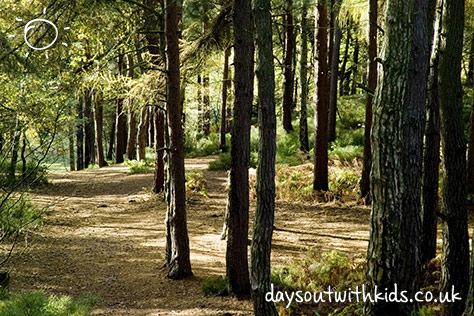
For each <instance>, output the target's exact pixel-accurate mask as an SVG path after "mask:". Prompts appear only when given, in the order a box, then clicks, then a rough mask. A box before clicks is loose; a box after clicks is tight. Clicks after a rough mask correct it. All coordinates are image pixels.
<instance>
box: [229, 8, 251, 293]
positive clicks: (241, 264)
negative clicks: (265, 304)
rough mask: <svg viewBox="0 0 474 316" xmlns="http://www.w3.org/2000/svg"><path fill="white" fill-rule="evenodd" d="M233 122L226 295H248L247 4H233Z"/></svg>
mask: <svg viewBox="0 0 474 316" xmlns="http://www.w3.org/2000/svg"><path fill="white" fill-rule="evenodd" d="M233 25H234V55H235V56H234V67H235V68H234V69H235V70H234V71H235V80H234V82H235V83H234V89H235V90H234V96H235V97H234V119H233V122H232V133H231V153H232V155H231V169H230V191H229V203H228V204H229V219H228V238H227V251H226V276H227V282H228V283H229V290H230V293H231V294H233V295H237V296H243V295H248V294H250V279H249V265H248V252H247V241H248V225H249V172H248V169H249V165H250V124H251V113H252V103H253V88H254V51H255V47H254V36H253V29H254V26H253V14H252V1H251V0H235V2H234V14H233Z"/></svg>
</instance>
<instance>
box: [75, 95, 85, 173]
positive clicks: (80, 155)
mask: <svg viewBox="0 0 474 316" xmlns="http://www.w3.org/2000/svg"><path fill="white" fill-rule="evenodd" d="M82 110H83V108H82V100H81V98H79V101H78V103H77V121H76V157H77V160H76V162H77V168H76V170H77V171H80V170H82V169H84V116H83V115H84V114H83V112H82Z"/></svg>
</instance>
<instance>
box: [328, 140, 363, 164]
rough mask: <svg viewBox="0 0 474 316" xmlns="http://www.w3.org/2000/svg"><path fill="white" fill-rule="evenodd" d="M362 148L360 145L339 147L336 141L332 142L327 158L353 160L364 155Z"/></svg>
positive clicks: (342, 160)
mask: <svg viewBox="0 0 474 316" xmlns="http://www.w3.org/2000/svg"><path fill="white" fill-rule="evenodd" d="M363 151H364V148H363V147H361V146H353V145H349V146H345V147H340V146H338V145H337V144H336V143H335V144H333V146H332V149H331V150H330V151H329V158H330V159H332V160H339V161H341V162H344V161H353V160H354V159H362V158H363V156H364V152H363Z"/></svg>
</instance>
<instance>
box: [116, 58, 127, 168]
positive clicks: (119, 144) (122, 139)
mask: <svg viewBox="0 0 474 316" xmlns="http://www.w3.org/2000/svg"><path fill="white" fill-rule="evenodd" d="M124 68H125V66H124V57H123V55H122V54H121V55H120V56H119V57H118V69H119V75H120V76H121V75H122V74H123V71H124ZM115 115H116V123H115V128H116V132H115V134H116V136H115V137H116V143H115V163H122V162H123V161H124V160H123V155H125V152H126V150H127V115H126V114H125V113H124V111H123V99H122V98H121V97H120V98H118V99H117V100H116V114H115Z"/></svg>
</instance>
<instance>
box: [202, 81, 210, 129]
mask: <svg viewBox="0 0 474 316" xmlns="http://www.w3.org/2000/svg"><path fill="white" fill-rule="evenodd" d="M202 87H203V96H202V112H203V113H202V122H203V123H202V130H203V133H204V135H206V136H209V134H210V133H211V117H210V111H211V109H210V108H211V100H210V95H209V93H210V91H209V74H204V75H203V78H202Z"/></svg>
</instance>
